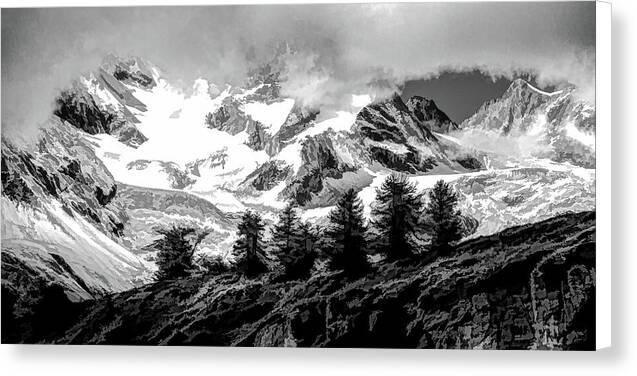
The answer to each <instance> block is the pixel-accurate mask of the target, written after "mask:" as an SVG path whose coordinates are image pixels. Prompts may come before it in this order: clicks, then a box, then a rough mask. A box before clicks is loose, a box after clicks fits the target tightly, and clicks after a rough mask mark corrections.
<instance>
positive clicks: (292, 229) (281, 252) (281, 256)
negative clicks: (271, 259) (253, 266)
mask: <svg viewBox="0 0 637 376" xmlns="http://www.w3.org/2000/svg"><path fill="white" fill-rule="evenodd" d="M272 242H273V246H274V251H273V253H274V255H275V256H276V258H277V259H278V260H279V262H280V263H281V265H282V266H283V269H284V272H285V275H286V276H287V277H288V278H290V279H299V278H304V277H307V276H308V275H309V273H310V270H311V269H312V266H313V265H314V260H315V258H316V252H315V244H316V235H315V234H314V233H313V231H312V228H311V226H310V225H308V224H306V223H303V222H301V219H300V218H299V217H298V215H297V213H296V210H295V209H294V207H293V206H292V205H288V206H286V207H285V209H283V211H281V213H280V215H279V221H278V222H277V224H275V225H274V229H273V231H272Z"/></svg>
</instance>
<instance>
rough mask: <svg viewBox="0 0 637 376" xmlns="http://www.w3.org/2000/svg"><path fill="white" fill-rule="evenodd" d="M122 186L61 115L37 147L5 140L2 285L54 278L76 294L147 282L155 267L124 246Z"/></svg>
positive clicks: (81, 296) (81, 295) (18, 285)
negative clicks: (117, 199) (119, 194)
mask: <svg viewBox="0 0 637 376" xmlns="http://www.w3.org/2000/svg"><path fill="white" fill-rule="evenodd" d="M117 192H118V185H117V183H116V182H115V181H114V179H113V177H112V175H111V174H110V173H109V171H108V170H107V169H106V167H105V166H104V165H103V164H102V162H101V161H100V160H99V159H98V158H97V157H96V156H95V154H94V152H93V149H92V147H91V145H90V144H88V143H87V142H86V141H85V140H84V135H83V134H81V133H80V132H78V130H77V129H76V128H74V127H73V126H71V125H70V124H69V123H67V122H63V121H61V120H60V119H59V118H55V117H54V118H52V120H51V122H50V124H48V126H47V127H46V129H45V130H44V131H43V132H42V134H41V136H40V138H39V140H38V142H37V144H36V145H30V146H18V145H15V144H13V143H11V142H10V141H8V140H6V139H3V140H2V198H1V201H2V263H3V274H2V275H3V288H5V283H4V281H5V280H9V281H10V283H8V285H7V286H8V287H7V288H15V289H18V290H20V289H23V288H25V286H28V285H30V283H31V282H34V281H35V282H34V283H37V284H44V285H46V284H48V283H52V282H55V283H57V284H60V285H62V286H63V287H64V288H65V289H66V290H67V291H68V294H69V296H70V297H71V298H72V299H75V300H77V299H85V298H89V297H93V296H98V295H101V294H104V293H109V292H112V291H123V290H126V289H130V288H132V287H133V286H135V285H137V284H141V283H143V282H145V281H148V280H149V278H150V272H151V271H152V269H153V265H152V264H150V263H147V262H145V261H144V260H142V259H141V258H139V257H137V256H135V255H134V254H132V253H131V252H130V251H129V250H128V249H127V248H126V247H125V246H124V245H123V231H124V228H125V227H126V224H127V222H128V214H127V213H126V211H125V210H124V209H123V208H122V207H121V206H119V205H117V204H116V203H114V202H113V199H114V198H115V196H116V195H117ZM9 286H10V287H9ZM25 299H27V297H26V296H25Z"/></svg>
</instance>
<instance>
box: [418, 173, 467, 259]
mask: <svg viewBox="0 0 637 376" xmlns="http://www.w3.org/2000/svg"><path fill="white" fill-rule="evenodd" d="M457 204H458V196H457V195H456V193H455V192H454V191H453V188H451V186H450V185H449V184H447V183H445V182H444V181H443V180H439V181H438V182H436V185H435V186H434V188H433V189H432V190H431V191H430V192H429V202H428V203H427V205H426V206H425V215H426V218H427V222H428V224H429V233H430V234H431V236H432V248H433V249H434V250H437V251H441V252H448V251H449V250H450V249H449V248H450V247H449V244H450V243H451V242H454V241H456V240H460V238H461V237H462V218H461V216H460V212H459V211H458V210H457V209H456V206H457Z"/></svg>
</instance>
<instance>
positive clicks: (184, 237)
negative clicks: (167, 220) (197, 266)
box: [150, 225, 209, 280]
mask: <svg viewBox="0 0 637 376" xmlns="http://www.w3.org/2000/svg"><path fill="white" fill-rule="evenodd" d="M155 231H156V232H157V233H158V234H160V235H162V237H161V238H159V239H157V240H155V241H154V242H153V243H152V244H151V245H150V247H151V248H154V249H156V250H157V251H158V254H157V267H158V270H157V274H156V276H155V277H156V278H157V280H166V279H175V278H181V277H185V276H187V275H189V274H190V273H191V272H192V271H193V270H194V265H193V255H194V253H195V250H196V249H197V246H198V245H199V243H201V241H202V240H203V239H204V238H205V237H206V235H208V233H209V232H208V231H203V230H198V229H195V228H193V227H189V226H183V225H173V226H171V227H167V228H158V229H156V230H155Z"/></svg>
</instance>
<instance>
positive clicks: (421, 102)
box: [407, 96, 458, 133]
mask: <svg viewBox="0 0 637 376" xmlns="http://www.w3.org/2000/svg"><path fill="white" fill-rule="evenodd" d="M407 108H409V110H410V111H411V112H412V113H413V114H414V116H415V117H416V119H418V121H419V122H420V123H421V124H422V125H424V126H425V127H427V128H428V129H429V130H430V131H432V132H439V133H447V132H450V131H456V130H458V124H456V123H455V122H453V121H452V120H451V119H449V116H447V114H445V113H444V112H442V111H441V110H440V109H439V108H438V106H436V103H435V102H434V101H433V100H432V99H427V98H423V97H420V96H413V97H411V98H409V100H408V101H407Z"/></svg>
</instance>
